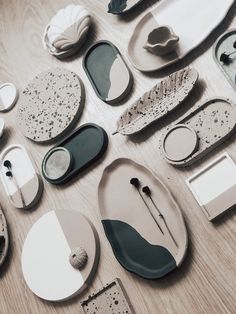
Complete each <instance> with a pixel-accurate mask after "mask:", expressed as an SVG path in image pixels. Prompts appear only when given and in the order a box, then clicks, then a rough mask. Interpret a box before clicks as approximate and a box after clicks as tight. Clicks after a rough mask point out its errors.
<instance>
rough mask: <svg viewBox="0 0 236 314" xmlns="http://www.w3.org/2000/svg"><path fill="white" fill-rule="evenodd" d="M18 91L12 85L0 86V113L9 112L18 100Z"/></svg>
mask: <svg viewBox="0 0 236 314" xmlns="http://www.w3.org/2000/svg"><path fill="white" fill-rule="evenodd" d="M18 96H19V95H18V90H17V88H16V87H15V85H14V84H12V83H5V84H2V85H0V111H2V112H4V111H8V110H10V109H11V108H12V107H13V106H14V105H15V103H16V101H17V99H18Z"/></svg>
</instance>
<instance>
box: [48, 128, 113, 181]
mask: <svg viewBox="0 0 236 314" xmlns="http://www.w3.org/2000/svg"><path fill="white" fill-rule="evenodd" d="M107 145H108V137H107V133H106V132H105V130H104V129H103V128H101V127H100V126H98V125H96V124H93V123H87V124H84V125H82V126H81V127H79V128H78V129H77V130H76V131H75V132H74V133H73V134H71V135H70V136H68V137H67V138H66V139H64V140H63V141H62V142H60V143H59V144H57V145H56V146H54V147H53V148H52V149H50V150H49V152H48V153H47V154H46V155H45V157H44V159H43V162H42V173H43V176H44V178H45V179H46V180H47V181H48V182H50V183H52V184H63V183H66V182H67V181H69V180H70V179H72V178H73V177H75V176H76V175H78V174H80V173H82V171H84V170H85V169H87V168H88V167H90V166H91V165H92V164H94V163H95V162H96V161H98V159H99V158H101V157H102V156H103V154H104V153H105V152H106V149H107ZM56 147H60V148H61V147H62V148H64V149H66V151H68V152H69V153H70V155H71V167H70V168H69V169H68V172H67V173H66V174H65V175H64V176H63V177H61V178H59V179H56V180H52V179H50V178H49V176H48V175H47V174H46V172H45V162H46V160H47V156H49V155H50V152H51V151H52V150H54V149H55V148H56Z"/></svg>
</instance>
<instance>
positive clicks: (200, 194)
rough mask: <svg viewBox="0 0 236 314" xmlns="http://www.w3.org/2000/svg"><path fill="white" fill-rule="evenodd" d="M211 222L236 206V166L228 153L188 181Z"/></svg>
mask: <svg viewBox="0 0 236 314" xmlns="http://www.w3.org/2000/svg"><path fill="white" fill-rule="evenodd" d="M186 183H187V185H188V187H189V189H190V190H191V192H192V193H193V195H194V197H195V198H196V200H197V202H198V204H199V205H200V206H201V208H202V210H203V212H204V213H205V214H206V216H207V218H208V219H209V220H213V219H214V218H216V217H218V216H219V215H220V214H222V213H223V212H225V211H226V210H228V209H230V208H231V207H232V206H234V205H235V204H236V165H235V163H234V162H233V160H232V159H231V158H230V156H229V155H228V154H227V153H224V154H223V155H221V156H220V157H218V158H216V159H215V160H214V161H212V162H211V163H210V164H208V165H207V166H206V167H204V168H203V169H201V170H200V171H199V172H197V173H195V174H194V175H193V176H192V177H190V178H189V179H187V180H186Z"/></svg>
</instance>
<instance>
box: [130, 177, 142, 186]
mask: <svg viewBox="0 0 236 314" xmlns="http://www.w3.org/2000/svg"><path fill="white" fill-rule="evenodd" d="M130 184H132V185H133V186H135V187H136V188H137V189H138V188H139V187H140V182H139V179H138V178H132V179H131V180H130Z"/></svg>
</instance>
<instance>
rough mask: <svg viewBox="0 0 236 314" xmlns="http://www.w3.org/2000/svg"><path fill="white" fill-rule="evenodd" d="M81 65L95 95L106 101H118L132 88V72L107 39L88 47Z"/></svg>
mask: <svg viewBox="0 0 236 314" xmlns="http://www.w3.org/2000/svg"><path fill="white" fill-rule="evenodd" d="M83 67H84V70H85V73H86V74H87V76H88V79H89V81H90V83H91V84H92V86H93V89H94V91H95V92H96V94H97V96H98V97H99V98H100V99H102V100H103V101H105V102H107V103H110V104H112V103H116V102H119V101H120V100H122V99H123V98H124V97H125V96H126V95H127V94H128V93H129V92H130V90H131V88H132V85H133V77H132V74H131V72H130V70H129V69H128V67H127V65H126V64H125V62H124V60H123V58H122V56H121V54H120V52H119V50H118V49H117V47H115V46H114V45H113V44H112V43H111V42H109V41H106V40H102V41H99V42H97V43H96V44H94V45H93V46H92V47H90V48H89V50H88V51H87V53H86V54H85V56H84V59H83Z"/></svg>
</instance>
